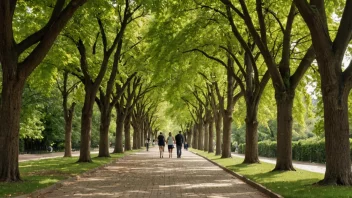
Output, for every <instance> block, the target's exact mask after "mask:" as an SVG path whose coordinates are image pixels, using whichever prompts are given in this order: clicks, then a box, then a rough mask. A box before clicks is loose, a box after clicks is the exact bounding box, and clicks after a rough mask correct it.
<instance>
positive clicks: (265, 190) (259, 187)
mask: <svg viewBox="0 0 352 198" xmlns="http://www.w3.org/2000/svg"><path fill="white" fill-rule="evenodd" d="M190 152H192V153H193V154H196V155H198V156H200V157H202V158H204V159H206V160H207V161H209V162H210V163H212V164H214V165H216V166H218V167H220V168H221V169H223V170H224V171H225V172H227V173H230V174H231V175H233V176H235V177H237V178H238V179H240V180H242V181H244V182H245V183H247V184H248V185H250V186H252V187H254V188H255V189H257V190H259V191H260V192H262V193H264V194H265V195H268V196H269V197H271V198H283V196H281V195H279V194H277V193H275V192H273V191H271V190H269V189H268V188H266V187H265V186H263V185H261V184H258V183H255V182H254V181H252V180H250V179H248V178H246V177H245V176H243V175H240V174H238V173H236V172H233V171H232V170H230V169H228V168H226V167H224V166H222V165H220V164H218V163H216V162H214V161H211V160H210V159H208V158H205V157H204V156H202V155H200V154H198V153H195V152H193V151H190Z"/></svg>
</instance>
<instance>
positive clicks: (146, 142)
mask: <svg viewBox="0 0 352 198" xmlns="http://www.w3.org/2000/svg"><path fill="white" fill-rule="evenodd" d="M149 140H150V139H149V138H147V139H145V141H144V144H145V147H146V148H147V151H148V150H149Z"/></svg>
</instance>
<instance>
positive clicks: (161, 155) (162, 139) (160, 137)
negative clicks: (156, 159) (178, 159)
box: [158, 132, 165, 158]
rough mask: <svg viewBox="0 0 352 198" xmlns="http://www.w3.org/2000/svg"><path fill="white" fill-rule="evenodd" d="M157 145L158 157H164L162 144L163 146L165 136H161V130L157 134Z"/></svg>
mask: <svg viewBox="0 0 352 198" xmlns="http://www.w3.org/2000/svg"><path fill="white" fill-rule="evenodd" d="M158 145H159V151H160V158H164V156H163V153H164V146H165V137H164V136H163V133H162V132H160V135H159V136H158Z"/></svg>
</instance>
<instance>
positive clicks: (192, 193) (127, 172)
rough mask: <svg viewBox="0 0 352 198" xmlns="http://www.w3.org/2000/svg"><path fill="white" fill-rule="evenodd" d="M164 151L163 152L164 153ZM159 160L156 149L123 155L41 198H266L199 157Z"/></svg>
mask: <svg viewBox="0 0 352 198" xmlns="http://www.w3.org/2000/svg"><path fill="white" fill-rule="evenodd" d="M166 150H167V149H165V151H166ZM175 150H176V149H174V152H173V157H174V158H171V159H170V158H168V153H167V152H165V153H164V158H159V151H158V148H157V147H156V146H155V147H152V148H150V149H149V151H148V152H147V151H142V152H138V153H134V154H132V155H129V156H126V157H124V158H123V159H120V160H118V161H117V162H115V163H113V164H111V165H109V166H106V167H104V168H101V169H99V170H97V171H96V172H93V173H91V174H90V175H87V176H82V177H81V178H78V179H77V180H74V181H67V182H65V183H64V185H63V186H62V187H60V188H58V189H56V190H54V191H52V192H50V193H47V194H45V195H43V196H42V197H128V198H134V197H139V198H140V197H153V198H154V197H168V198H173V197H245V198H259V197H266V196H265V195H264V194H262V193H260V192H259V191H257V190H256V189H254V188H253V187H251V186H249V185H248V184H246V183H244V182H243V181H241V180H239V179H237V178H236V177H235V176H233V175H231V174H228V173H226V172H225V171H224V170H222V169H221V168H219V167H218V166H215V165H213V164H212V163H210V162H209V161H207V160H205V159H204V158H202V157H199V156H197V155H195V154H193V153H191V152H189V151H184V150H182V158H176V152H175Z"/></svg>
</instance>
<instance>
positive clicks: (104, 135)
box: [97, 1, 143, 157]
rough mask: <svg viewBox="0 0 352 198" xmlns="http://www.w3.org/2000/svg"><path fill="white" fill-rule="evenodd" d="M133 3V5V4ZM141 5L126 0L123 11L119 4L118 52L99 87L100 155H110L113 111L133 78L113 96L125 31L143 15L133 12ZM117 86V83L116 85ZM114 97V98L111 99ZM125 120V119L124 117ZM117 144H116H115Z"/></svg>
mask: <svg viewBox="0 0 352 198" xmlns="http://www.w3.org/2000/svg"><path fill="white" fill-rule="evenodd" d="M131 4H132V5H131ZM140 7H141V5H138V4H136V5H134V4H133V3H131V2H130V1H125V4H124V11H123V13H121V11H120V10H122V5H118V10H119V11H118V12H119V13H118V14H119V16H120V21H119V31H118V32H117V35H118V36H117V37H119V41H118V45H117V49H116V52H115V54H114V58H113V59H114V61H113V65H112V69H111V72H110V77H109V80H108V82H107V83H106V88H105V90H103V88H100V89H99V93H100V94H99V97H98V98H97V103H98V106H99V109H100V112H101V124H100V142H99V157H109V156H110V155H109V127H110V121H111V111H112V109H113V107H114V106H115V104H116V103H117V102H118V100H119V99H120V97H121V96H122V94H123V91H124V89H125V88H126V87H127V85H128V84H129V83H130V80H131V79H132V78H133V76H134V75H135V74H133V75H131V76H130V77H129V78H128V79H127V80H126V81H125V82H124V83H123V85H122V86H118V88H117V89H116V90H117V92H116V93H115V95H114V96H113V88H114V86H115V85H116V82H115V80H116V75H117V74H118V73H119V64H120V60H121V59H122V57H121V56H122V55H123V53H122V45H123V43H126V42H124V40H125V39H123V37H124V35H125V31H126V28H127V26H128V25H129V24H130V23H131V22H132V21H134V20H135V19H137V18H139V17H141V16H143V13H142V15H140V16H136V17H135V18H133V14H134V13H135V12H136V11H137V10H138V9H139V8H140ZM139 42H140V41H138V42H137V43H136V44H134V45H133V46H132V47H130V48H133V47H135V46H136V45H137V44H138V43H139ZM116 86H117V85H116ZM111 98H113V99H111ZM118 119H121V118H120V116H118ZM123 120H124V119H123ZM123 120H122V122H121V123H120V124H119V125H118V126H117V127H121V130H122V126H123V124H122V123H123ZM115 145H116V144H115Z"/></svg>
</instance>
